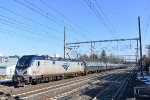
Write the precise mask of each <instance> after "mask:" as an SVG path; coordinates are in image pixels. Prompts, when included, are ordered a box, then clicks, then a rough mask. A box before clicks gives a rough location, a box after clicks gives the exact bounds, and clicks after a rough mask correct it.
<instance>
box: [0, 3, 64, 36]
mask: <svg viewBox="0 0 150 100" xmlns="http://www.w3.org/2000/svg"><path fill="white" fill-rule="evenodd" d="M0 8H1V9H3V10H5V11H8V12H9V13H12V14H14V15H16V16H19V17H21V18H24V19H26V20H28V21H30V22H32V23H34V24H37V25H39V26H42V27H43V28H46V29H51V30H53V31H55V32H57V33H62V32H60V31H58V30H56V29H54V28H51V27H49V26H47V25H44V24H42V23H40V22H38V21H35V20H33V19H30V18H28V17H25V16H23V15H21V14H19V13H16V12H14V11H12V10H10V9H7V8H5V7H3V6H0ZM62 34H63V33H62Z"/></svg>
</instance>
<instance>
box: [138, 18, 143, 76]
mask: <svg viewBox="0 0 150 100" xmlns="http://www.w3.org/2000/svg"><path fill="white" fill-rule="evenodd" d="M138 26H139V41H140V70H141V75H143V71H142V42H141V26H140V17H139V16H138Z"/></svg>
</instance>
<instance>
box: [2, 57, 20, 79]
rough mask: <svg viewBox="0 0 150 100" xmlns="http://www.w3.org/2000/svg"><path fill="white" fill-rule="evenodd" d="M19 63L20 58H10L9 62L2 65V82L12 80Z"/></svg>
mask: <svg viewBox="0 0 150 100" xmlns="http://www.w3.org/2000/svg"><path fill="white" fill-rule="evenodd" d="M17 61H18V57H15V56H13V57H12V56H10V57H8V60H7V61H5V62H2V63H0V80H3V79H11V78H12V76H13V75H14V71H15V66H16V64H17Z"/></svg>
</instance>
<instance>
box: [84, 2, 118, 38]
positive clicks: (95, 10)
mask: <svg viewBox="0 0 150 100" xmlns="http://www.w3.org/2000/svg"><path fill="white" fill-rule="evenodd" d="M84 1H85V2H86V4H87V5H88V6H89V7H90V9H91V10H92V11H93V12H94V14H95V15H96V16H97V18H98V19H99V20H100V22H101V23H102V24H103V25H104V26H105V28H106V29H107V31H108V32H109V33H110V34H111V35H112V36H113V37H114V38H115V39H116V38H117V37H116V36H115V34H114V32H113V31H112V29H111V28H110V26H109V24H107V22H106V21H105V19H104V18H103V17H102V15H101V13H100V12H99V11H98V10H97V9H96V8H95V7H94V5H93V3H92V2H91V1H90V0H84Z"/></svg>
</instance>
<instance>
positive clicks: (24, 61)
mask: <svg viewBox="0 0 150 100" xmlns="http://www.w3.org/2000/svg"><path fill="white" fill-rule="evenodd" d="M31 59H32V57H31V56H23V57H21V58H20V59H19V61H18V63H17V65H16V66H17V67H29V66H30V63H31Z"/></svg>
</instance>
